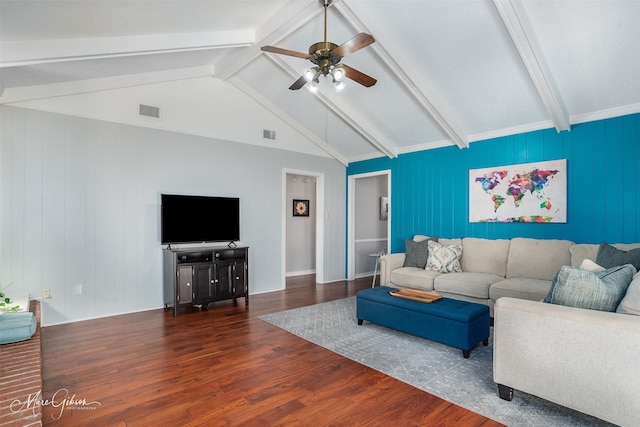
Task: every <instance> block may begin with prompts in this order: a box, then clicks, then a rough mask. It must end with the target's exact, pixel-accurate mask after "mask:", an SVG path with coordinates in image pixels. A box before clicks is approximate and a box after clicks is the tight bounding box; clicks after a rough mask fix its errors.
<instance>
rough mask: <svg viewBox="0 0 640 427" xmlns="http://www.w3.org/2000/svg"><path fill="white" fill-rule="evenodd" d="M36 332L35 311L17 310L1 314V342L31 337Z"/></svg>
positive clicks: (6, 342) (11, 341)
mask: <svg viewBox="0 0 640 427" xmlns="http://www.w3.org/2000/svg"><path fill="white" fill-rule="evenodd" d="M35 332H36V318H35V317H34V316H33V313H31V312H29V311H26V312H17V313H3V314H0V344H10V343H14V342H18V341H24V340H28V339H29V338H31V336H32V335H33V334H34V333H35Z"/></svg>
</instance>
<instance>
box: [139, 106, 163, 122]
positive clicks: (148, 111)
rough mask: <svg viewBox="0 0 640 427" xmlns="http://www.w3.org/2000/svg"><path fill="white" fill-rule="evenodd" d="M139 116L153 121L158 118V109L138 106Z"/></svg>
mask: <svg viewBox="0 0 640 427" xmlns="http://www.w3.org/2000/svg"><path fill="white" fill-rule="evenodd" d="M140 115H141V116H146V117H153V118H155V119H159V118H160V107H153V106H151V105H144V104H140Z"/></svg>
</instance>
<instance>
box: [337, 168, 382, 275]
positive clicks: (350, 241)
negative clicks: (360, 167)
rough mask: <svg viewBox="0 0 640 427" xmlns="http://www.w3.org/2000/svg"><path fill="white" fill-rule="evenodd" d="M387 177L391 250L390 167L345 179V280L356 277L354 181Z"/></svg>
mask: <svg viewBox="0 0 640 427" xmlns="http://www.w3.org/2000/svg"><path fill="white" fill-rule="evenodd" d="M385 175H386V177H387V193H388V194H387V197H389V216H388V219H387V252H390V250H391V212H392V211H393V204H392V203H391V169H385V170H380V171H375V172H367V173H360V174H356V175H349V176H348V181H347V212H348V213H349V216H348V218H347V230H348V231H347V280H354V279H355V278H356V228H355V224H356V209H357V206H356V191H355V190H356V181H357V180H358V179H362V178H370V177H372V176H385Z"/></svg>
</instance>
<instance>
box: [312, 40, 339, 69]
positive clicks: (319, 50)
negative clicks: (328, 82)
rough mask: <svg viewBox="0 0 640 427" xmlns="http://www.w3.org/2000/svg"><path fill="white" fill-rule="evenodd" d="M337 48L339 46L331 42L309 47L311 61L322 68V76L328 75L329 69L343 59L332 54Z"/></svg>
mask: <svg viewBox="0 0 640 427" xmlns="http://www.w3.org/2000/svg"><path fill="white" fill-rule="evenodd" d="M337 47H338V45H337V44H335V43H331V42H318V43H315V44H312V45H311V46H310V47H309V55H310V57H309V60H310V61H311V62H313V63H314V64H316V65H317V66H318V67H320V70H321V71H322V74H324V75H327V74H328V73H329V68H330V67H332V66H334V65H336V64H337V63H339V62H340V60H341V59H342V57H341V56H339V55H336V54H335V53H333V52H332V51H333V49H335V48H337Z"/></svg>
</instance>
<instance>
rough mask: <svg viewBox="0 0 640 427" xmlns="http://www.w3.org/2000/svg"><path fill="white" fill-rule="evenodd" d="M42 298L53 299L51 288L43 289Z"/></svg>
mask: <svg viewBox="0 0 640 427" xmlns="http://www.w3.org/2000/svg"><path fill="white" fill-rule="evenodd" d="M42 298H43V299H48V298H51V291H50V290H49V288H43V289H42Z"/></svg>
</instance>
